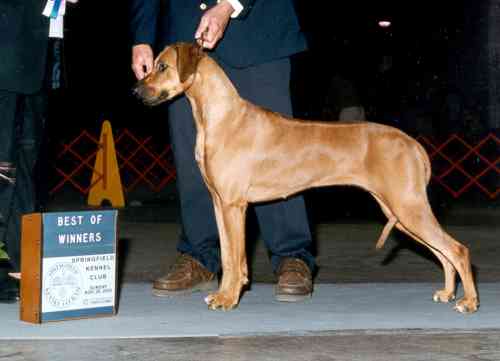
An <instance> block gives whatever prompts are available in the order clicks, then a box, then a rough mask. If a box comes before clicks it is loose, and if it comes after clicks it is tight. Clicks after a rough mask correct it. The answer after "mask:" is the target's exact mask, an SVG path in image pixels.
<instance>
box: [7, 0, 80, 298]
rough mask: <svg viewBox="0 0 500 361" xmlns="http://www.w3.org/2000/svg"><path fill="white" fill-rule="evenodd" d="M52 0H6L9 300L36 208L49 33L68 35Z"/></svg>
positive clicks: (56, 36)
mask: <svg viewBox="0 0 500 361" xmlns="http://www.w3.org/2000/svg"><path fill="white" fill-rule="evenodd" d="M68 1H69V2H76V1H77V0H68ZM46 4H47V1H46V0H23V1H11V0H0V124H1V127H0V163H2V164H3V165H6V166H8V167H9V168H10V169H12V173H13V176H14V177H15V180H14V182H7V181H5V180H3V179H1V180H0V241H2V242H3V243H4V244H5V245H6V251H7V254H8V256H9V260H8V262H7V264H5V263H4V264H3V265H2V267H1V268H0V301H4V302H10V301H15V300H16V298H17V297H18V287H17V283H14V285H13V284H12V282H11V280H10V279H9V278H8V277H7V273H19V271H20V268H21V250H20V243H21V242H20V238H21V217H22V215H23V214H26V213H31V212H34V211H35V204H36V197H35V184H34V180H33V175H34V174H33V173H34V169H35V163H36V160H37V157H38V151H39V148H40V143H41V138H42V131H43V126H44V123H45V118H46V111H47V90H48V74H49V72H48V71H47V69H48V66H49V65H50V64H49V63H48V62H47V57H48V53H49V38H50V37H53V38H60V37H62V30H63V25H62V21H60V22H57V21H54V20H55V18H56V17H59V16H61V17H62V12H59V11H55V12H54V13H53V15H54V18H53V19H52V20H51V19H49V17H48V16H44V15H43V14H42V13H43V12H44V9H45V7H46ZM62 6H63V5H62ZM58 20H62V19H61V18H59V19H58Z"/></svg>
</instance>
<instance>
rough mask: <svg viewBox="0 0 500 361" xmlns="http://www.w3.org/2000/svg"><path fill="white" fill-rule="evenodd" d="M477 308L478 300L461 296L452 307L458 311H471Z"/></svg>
mask: <svg viewBox="0 0 500 361" xmlns="http://www.w3.org/2000/svg"><path fill="white" fill-rule="evenodd" d="M478 308H479V301H478V300H477V298H472V299H467V298H465V297H464V298H462V299H460V300H458V301H457V303H456V305H455V307H454V309H455V310H456V311H458V312H460V313H473V312H476V311H477V309H478Z"/></svg>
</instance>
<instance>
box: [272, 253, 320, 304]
mask: <svg viewBox="0 0 500 361" xmlns="http://www.w3.org/2000/svg"><path fill="white" fill-rule="evenodd" d="M277 275H278V284H277V285H276V287H275V298H276V300H278V301H281V302H298V301H303V300H304V299H307V298H310V297H311V295H312V290H313V283H312V275H311V270H310V269H309V267H308V266H307V264H306V263H305V262H304V261H302V260H301V259H298V258H285V259H283V261H281V264H280V266H279V268H278V272H277Z"/></svg>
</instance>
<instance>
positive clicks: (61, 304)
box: [43, 263, 83, 309]
mask: <svg viewBox="0 0 500 361" xmlns="http://www.w3.org/2000/svg"><path fill="white" fill-rule="evenodd" d="M44 285H45V288H44V290H43V292H44V294H45V296H46V300H47V301H48V302H49V303H50V304H51V305H52V307H54V308H56V309H65V308H68V307H70V306H72V305H74V304H75V303H77V302H78V301H79V300H80V298H81V296H82V294H83V277H82V274H81V273H80V270H79V269H78V268H77V267H75V266H74V265H72V264H71V263H56V264H54V265H53V266H51V267H50V268H49V270H48V272H47V274H46V276H45V278H44Z"/></svg>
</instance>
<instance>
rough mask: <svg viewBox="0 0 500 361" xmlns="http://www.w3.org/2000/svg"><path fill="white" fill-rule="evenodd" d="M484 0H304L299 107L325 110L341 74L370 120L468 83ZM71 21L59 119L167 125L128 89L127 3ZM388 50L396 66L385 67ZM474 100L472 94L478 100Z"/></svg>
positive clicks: (83, 12)
mask: <svg viewBox="0 0 500 361" xmlns="http://www.w3.org/2000/svg"><path fill="white" fill-rule="evenodd" d="M482 2H487V0H483V1H468V0H457V1H453V2H451V1H444V2H443V1H429V0H421V1H409V2H401V1H398V2H396V1H376V2H374V1H361V0H352V1H324V2H323V1H321V2H320V1H306V0H299V1H297V2H296V3H297V11H298V13H299V16H300V21H301V24H302V27H303V30H304V32H305V33H306V36H307V38H308V40H309V45H310V51H308V52H306V53H303V54H299V55H297V56H296V57H295V59H294V72H293V82H292V89H293V99H294V107H295V110H296V114H297V116H300V117H304V118H315V119H319V118H321V114H322V107H323V106H324V100H325V96H326V93H327V92H328V88H329V85H330V80H331V78H332V76H333V75H335V74H337V75H338V74H340V75H342V76H345V77H348V78H349V79H352V80H353V82H354V83H355V84H356V88H357V89H358V91H359V93H360V96H361V99H362V103H363V105H364V106H365V108H366V109H367V112H368V117H369V118H370V120H373V121H384V122H390V121H392V120H391V119H389V118H391V116H388V114H386V113H387V112H389V113H390V112H392V113H398V112H399V111H400V110H401V105H402V103H404V104H405V105H406V104H409V105H411V106H413V105H414V103H415V102H418V99H419V98H422V97H424V96H425V94H426V93H427V92H429V91H430V90H431V89H432V88H438V89H440V88H443V87H447V86H449V85H450V84H453V85H454V86H457V87H458V88H459V89H460V90H461V91H462V92H464V91H465V89H464V88H471V87H472V84H470V83H471V82H473V80H469V84H463V83H464V79H461V78H463V74H462V73H464V72H470V71H471V70H472V69H475V68H477V65H476V64H474V63H473V61H472V62H471V61H469V62H470V64H465V65H463V64H462V63H463V62H465V61H466V60H465V57H466V55H467V52H468V51H471V50H473V49H472V48H473V47H474V44H472V43H473V39H475V38H478V34H479V32H480V31H481V27H480V25H478V24H476V23H478V22H480V21H481V16H482V15H481V6H480V3H482ZM386 18H387V19H390V20H391V21H392V26H391V27H390V28H388V29H383V28H381V27H379V26H378V24H377V22H378V20H381V19H386ZM66 27H67V32H66V38H65V58H66V59H65V60H66V61H65V65H66V74H67V80H68V82H67V89H66V91H64V94H63V98H64V101H63V103H64V104H63V108H66V109H67V110H69V111H68V112H67V113H66V112H62V113H64V114H65V116H64V119H62V123H67V122H71V123H72V124H75V126H78V127H86V128H89V127H90V128H92V127H98V125H99V124H100V122H101V120H102V119H110V120H111V121H112V122H113V125H114V127H127V128H133V129H135V130H137V131H146V130H148V129H151V130H153V129H161V130H165V131H166V127H165V126H164V125H165V124H164V123H165V121H166V120H164V119H158V118H161V117H160V116H158V114H157V113H159V111H158V110H149V109H145V108H144V107H143V106H142V105H139V104H138V103H137V102H136V101H135V100H134V99H133V98H131V96H130V88H131V86H132V85H133V82H134V79H133V76H132V72H131V70H130V45H129V42H128V28H127V7H126V3H125V2H123V1H102V2H99V6H98V9H96V4H95V2H93V1H84V0H83V1H80V2H79V4H78V5H77V6H73V7H72V8H71V9H69V11H68V16H67V21H66ZM479 41H480V42H481V41H483V42H487V39H486V38H485V39H482V40H481V39H480V40H479ZM475 45H476V46H478V45H479V44H477V43H476V44H475ZM384 57H385V58H386V59H390V60H391V62H392V67H391V68H389V69H388V70H386V71H385V72H382V71H381V64H382V62H383V59H384ZM476 60H477V59H476ZM464 67H465V68H466V69H465V70H464V69H463V68H464ZM441 90H442V89H441ZM473 96H474V94H470V96H469V98H473ZM435 101H436V102H438V101H439V100H435ZM474 102H477V100H476V99H470V100H469V103H471V104H472V106H476V107H477V106H479V105H478V104H473V103H474ZM409 105H408V106H409ZM75 109H78V112H74V110H75ZM476 110H477V109H476ZM151 115H152V116H151ZM392 118H398V115H396V114H394V115H393V116H392ZM484 121H485V124H487V121H486V119H485V120H484ZM56 122H57V123H61V122H60V121H59V120H57V121H56ZM145 125H146V126H145ZM396 125H397V124H396ZM149 127H151V128H149ZM72 130H75V131H76V129H72Z"/></svg>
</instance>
